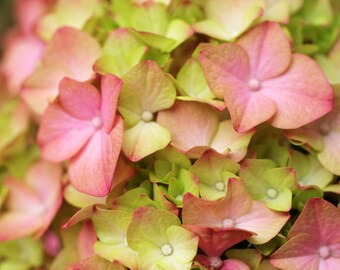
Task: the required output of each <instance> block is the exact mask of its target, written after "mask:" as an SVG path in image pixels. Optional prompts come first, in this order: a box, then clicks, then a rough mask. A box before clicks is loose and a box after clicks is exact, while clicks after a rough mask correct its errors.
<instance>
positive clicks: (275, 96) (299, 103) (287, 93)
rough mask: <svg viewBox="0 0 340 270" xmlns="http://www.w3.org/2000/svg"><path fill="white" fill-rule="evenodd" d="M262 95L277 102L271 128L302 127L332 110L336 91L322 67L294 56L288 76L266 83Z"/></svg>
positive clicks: (296, 55) (304, 57)
mask: <svg viewBox="0 0 340 270" xmlns="http://www.w3.org/2000/svg"><path fill="white" fill-rule="evenodd" d="M260 93H261V94H262V95H264V96H266V97H268V98H270V99H271V100H272V101H273V102H275V106H276V108H277V112H276V114H275V115H274V116H273V118H272V119H271V120H270V124H271V125H273V126H274V127H277V128H283V129H293V128H298V127H301V126H303V125H306V124H308V123H310V122H312V121H314V120H316V119H318V118H320V117H321V116H323V115H325V114H326V113H328V112H329V111H330V110H331V109H332V98H333V94H332V88H331V87H330V85H329V83H328V81H327V78H326V77H325V75H324V73H323V72H322V70H321V69H320V67H319V66H318V65H317V64H316V63H315V62H314V61H313V60H312V59H311V58H309V57H308V56H305V55H300V54H294V55H293V57H292V63H291V65H290V67H289V69H288V70H287V72H285V73H284V74H282V75H281V76H279V77H276V78H273V79H270V80H267V81H264V82H262V86H261V89H260ZM253 113H254V112H253Z"/></svg>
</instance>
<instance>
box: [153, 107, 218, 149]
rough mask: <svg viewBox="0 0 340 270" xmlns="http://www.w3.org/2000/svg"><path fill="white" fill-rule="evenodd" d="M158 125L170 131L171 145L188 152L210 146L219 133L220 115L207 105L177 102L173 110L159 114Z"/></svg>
mask: <svg viewBox="0 0 340 270" xmlns="http://www.w3.org/2000/svg"><path fill="white" fill-rule="evenodd" d="M157 123H159V124H160V125H162V126H163V127H165V128H167V129H168V130H169V131H170V133H171V135H172V141H171V144H172V145H173V146H174V147H176V148H177V149H179V150H180V151H184V152H186V151H189V150H190V149H191V148H193V147H196V146H209V144H210V143H211V141H212V140H213V136H214V135H215V133H216V131H217V127H218V115H217V111H215V109H214V108H212V107H211V106H209V105H207V104H203V103H199V102H192V101H176V103H175V105H174V106H173V107H172V108H171V109H169V110H166V111H160V112H159V113H158V116H157ZM204 150H206V149H204Z"/></svg>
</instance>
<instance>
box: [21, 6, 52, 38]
mask: <svg viewBox="0 0 340 270" xmlns="http://www.w3.org/2000/svg"><path fill="white" fill-rule="evenodd" d="M48 4H52V2H51V1H49V0H16V1H14V8H15V14H14V15H15V18H16V21H17V22H18V24H19V27H20V29H21V30H22V31H23V32H24V33H26V34H28V33H32V32H34V30H35V29H34V27H35V26H36V23H37V21H38V20H39V19H40V17H41V16H42V15H43V14H44V12H45V11H46V10H47V8H48V6H49V5H48Z"/></svg>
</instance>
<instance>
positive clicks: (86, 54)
mask: <svg viewBox="0 0 340 270" xmlns="http://www.w3.org/2000/svg"><path fill="white" fill-rule="evenodd" d="M100 54H101V48H100V45H99V43H98V42H97V41H96V40H95V39H94V38H93V37H91V36H90V35H89V34H87V33H85V32H83V31H80V30H77V29H73V28H70V27H63V28H60V29H59V30H58V31H57V32H56V33H55V34H54V36H53V37H52V39H51V41H50V42H49V43H48V45H47V47H46V50H45V53H44V57H43V65H45V66H54V67H55V66H63V67H65V68H66V69H67V73H66V74H68V75H69V76H71V78H72V79H76V80H79V81H85V80H89V79H90V78H91V77H92V76H93V70H92V65H93V64H94V63H95V61H96V60H97V59H98V58H99V56H100ZM66 74H65V75H66Z"/></svg>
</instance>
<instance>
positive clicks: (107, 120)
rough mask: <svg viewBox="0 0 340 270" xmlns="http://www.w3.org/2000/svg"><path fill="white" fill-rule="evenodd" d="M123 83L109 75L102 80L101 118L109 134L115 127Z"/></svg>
mask: <svg viewBox="0 0 340 270" xmlns="http://www.w3.org/2000/svg"><path fill="white" fill-rule="evenodd" d="M122 83H123V82H122V80H121V79H119V78H118V77H116V76H114V75H112V74H107V75H105V76H103V78H102V82H101V90H102V91H101V95H102V99H101V116H102V120H103V123H104V128H105V131H106V132H107V133H110V131H111V129H112V127H113V123H114V119H115V115H116V110H117V103H118V96H119V93H120V89H121V87H122Z"/></svg>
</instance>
